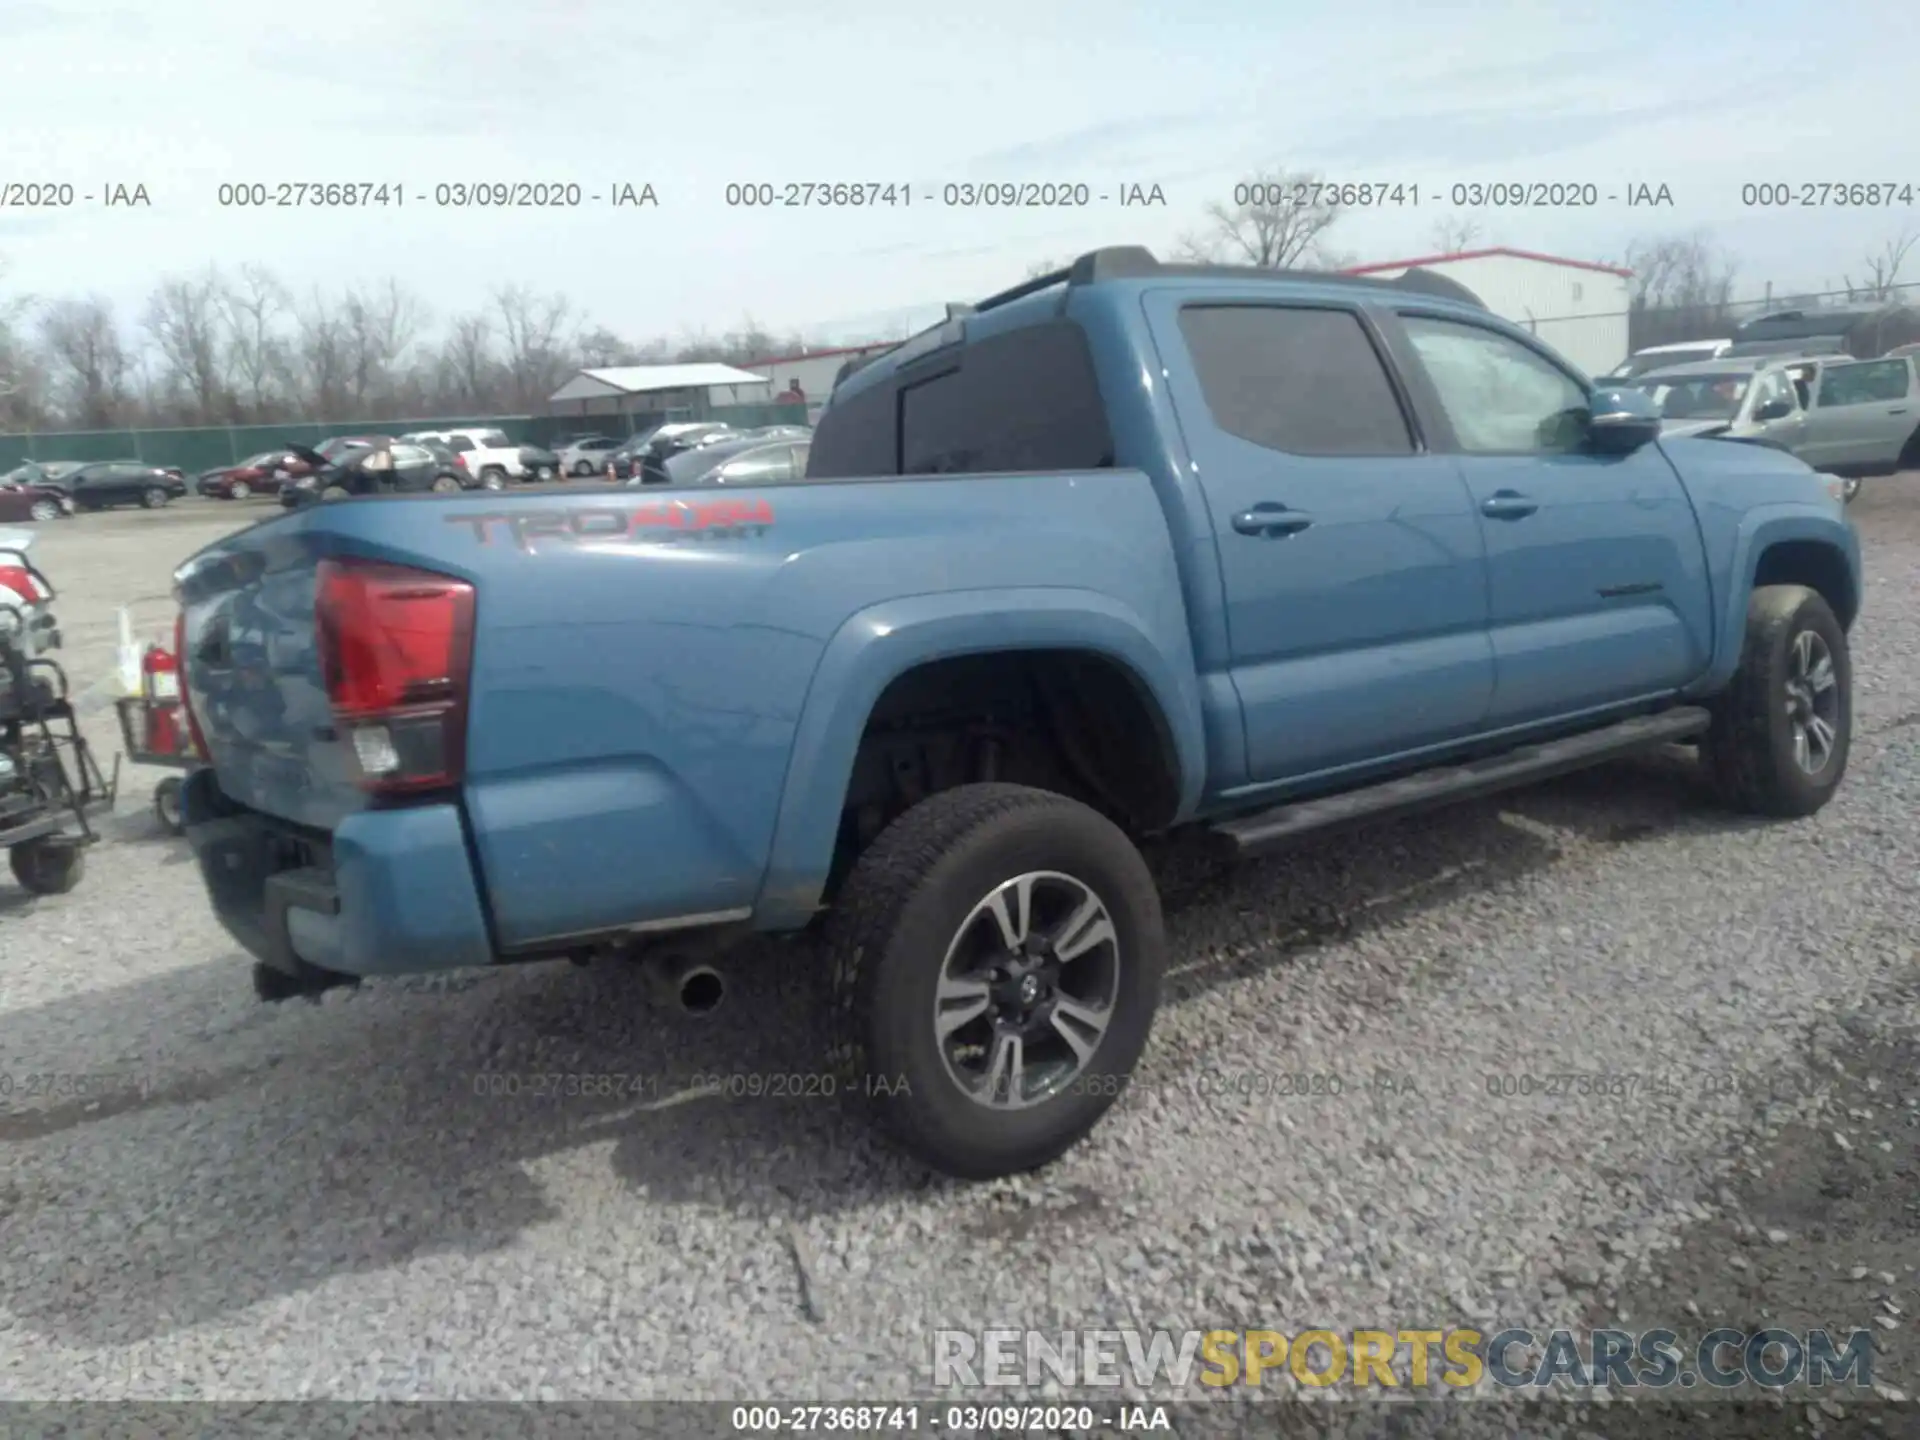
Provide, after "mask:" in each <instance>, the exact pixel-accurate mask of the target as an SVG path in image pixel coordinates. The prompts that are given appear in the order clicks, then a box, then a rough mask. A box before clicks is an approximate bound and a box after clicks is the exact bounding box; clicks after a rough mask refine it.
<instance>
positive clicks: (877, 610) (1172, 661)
mask: <svg viewBox="0 0 1920 1440" xmlns="http://www.w3.org/2000/svg"><path fill="white" fill-rule="evenodd" d="M1178 635H1179V643H1178V649H1177V653H1174V654H1168V653H1167V650H1168V645H1167V640H1166V638H1161V639H1158V640H1156V638H1155V637H1154V635H1153V633H1152V631H1151V630H1150V629H1149V627H1148V625H1147V624H1146V623H1145V622H1143V621H1142V620H1141V618H1140V617H1139V616H1138V615H1137V614H1136V613H1134V612H1133V611H1132V610H1131V609H1130V608H1128V607H1127V606H1125V605H1123V604H1121V603H1120V602H1119V601H1117V600H1114V599H1112V598H1111V597H1109V596H1106V595H1102V594H1099V593H1097V592H1095V591H1091V590H1079V589H1066V588H1032V589H1018V590H991V591H950V592H947V593H944V594H938V595H920V596H914V597H911V598H907V599H900V600H889V601H884V602H882V603H880V604H877V605H873V606H870V607H868V608H866V609H864V610H861V611H859V612H857V613H856V614H854V615H853V616H852V617H851V618H850V619H848V620H847V621H846V622H845V623H844V624H843V625H841V627H840V628H839V630H838V631H836V632H835V634H834V636H833V638H832V639H831V640H830V641H828V643H827V646H826V648H825V650H824V651H823V652H822V654H821V657H820V663H819V665H818V666H817V667H816V668H815V670H814V674H813V680H812V682H811V684H810V685H809V686H808V688H807V698H806V700H805V702H804V704H803V707H802V710H801V714H800V719H799V722H798V724H797V725H796V726H795V728H794V740H793V749H792V753H791V755H790V756H789V757H788V761H787V775H786V782H785V785H784V787H783V788H782V791H781V798H780V810H779V815H778V817H777V819H776V821H775V824H774V833H773V844H772V847H771V850H770V853H769V857H768V863H767V872H766V876H765V878H764V879H763V881H762V883H761V889H760V896H759V900H758V902H757V903H756V905H755V909H754V919H755V923H756V924H757V925H759V926H761V927H763V928H769V929H785V928H790V927H795V926H799V925H803V924H805V923H806V922H807V920H808V919H809V918H810V917H811V916H812V915H813V914H814V912H815V911H816V910H817V909H818V908H819V904H820V896H821V893H822V891H823V890H824V889H825V888H826V882H827V874H828V870H829V869H830V867H831V865H832V861H833V850H834V843H835V840H836V838H837V836H838V834H839V828H840V812H841V806H842V804H843V802H844V800H845V797H846V792H847V786H848V784H849V783H850V781H851V780H852V776H853V762H854V757H855V755H856V754H857V752H858V750H859V746H860V737H861V735H862V733H863V732H864V731H865V729H866V724H867V717H868V715H870V714H871V713H872V711H873V707H874V704H875V703H876V702H877V701H878V700H879V698H880V696H881V694H882V692H884V691H885V690H886V688H887V686H888V685H889V684H891V683H892V682H893V681H894V680H895V679H896V678H898V677H899V676H901V675H903V674H905V673H906V672H907V671H908V670H911V669H913V668H914V667H915V666H917V665H923V664H927V663H929V662H932V661H936V660H947V659H952V658H954V657H956V656H961V655H978V654H987V653H991V652H994V651H1016V650H1065V649H1079V650H1089V651H1094V652H1096V653H1099V654H1101V655H1104V656H1107V657H1108V658H1110V659H1112V660H1115V661H1117V662H1119V663H1120V664H1122V665H1124V666H1126V667H1127V668H1128V669H1129V670H1131V671H1132V672H1133V674H1134V676H1135V677H1136V679H1138V680H1139V682H1140V683H1141V684H1142V685H1143V686H1144V687H1145V689H1146V692H1147V697H1146V698H1148V699H1149V700H1150V701H1151V702H1152V703H1153V704H1155V705H1157V706H1158V707H1159V709H1160V713H1161V715H1162V717H1163V718H1164V720H1165V723H1166V731H1167V735H1168V736H1169V737H1170V740H1171V744H1172V748H1173V760H1174V763H1175V765H1176V767H1177V772H1178V788H1179V795H1180V804H1179V810H1178V818H1181V819H1184V818H1186V817H1188V816H1189V815H1191V814H1192V812H1193V810H1194V809H1195V807H1196V806H1197V805H1198V804H1199V800H1200V790H1201V786H1202V785H1203V784H1204V782H1205V775H1206V760H1205V755H1206V748H1205V745H1206V742H1205V735H1204V732H1203V730H1202V728H1201V720H1200V695H1199V682H1198V677H1197V676H1196V674H1195V671H1194V665H1193V657H1192V653H1191V643H1190V640H1189V638H1188V636H1187V632H1186V630H1185V625H1184V620H1182V622H1181V628H1180V629H1179V631H1178Z"/></svg>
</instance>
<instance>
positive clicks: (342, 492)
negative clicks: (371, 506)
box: [320, 485, 353, 500]
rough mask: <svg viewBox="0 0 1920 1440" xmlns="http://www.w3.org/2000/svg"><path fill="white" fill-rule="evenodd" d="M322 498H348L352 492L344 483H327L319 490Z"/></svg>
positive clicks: (351, 496) (350, 497)
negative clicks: (324, 487)
mask: <svg viewBox="0 0 1920 1440" xmlns="http://www.w3.org/2000/svg"><path fill="white" fill-rule="evenodd" d="M320 498H321V499H322V500H350V499H352V498H353V492H352V491H351V490H349V489H347V487H346V486H344V485H329V486H327V488H326V489H324V490H322V491H321V492H320Z"/></svg>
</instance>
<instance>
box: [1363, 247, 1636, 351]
mask: <svg viewBox="0 0 1920 1440" xmlns="http://www.w3.org/2000/svg"><path fill="white" fill-rule="evenodd" d="M1414 269H1419V270H1430V271H1433V272H1434V273H1436V274H1440V275H1445V276H1446V277H1447V278H1448V279H1450V280H1457V281H1459V282H1460V283H1461V284H1462V285H1465V286H1466V287H1467V288H1468V289H1469V290H1471V291H1473V293H1474V294H1476V295H1478V296H1479V297H1480V299H1481V300H1482V301H1483V302H1485V304H1486V307H1487V308H1488V309H1489V310H1491V311H1492V312H1493V313H1494V314H1496V315H1498V316H1500V317H1502V318H1503V319H1506V320H1511V321H1513V322H1514V323H1515V324H1516V325H1524V326H1526V327H1527V328H1528V329H1529V330H1531V331H1533V333H1534V334H1536V335H1538V336H1539V337H1540V338H1541V339H1542V340H1544V341H1546V342H1547V343H1548V344H1549V345H1551V346H1552V347H1553V348H1554V349H1555V350H1557V351H1559V352H1560V353H1561V354H1562V355H1564V356H1565V357H1566V358H1567V359H1569V360H1571V361H1572V362H1573V363H1574V364H1575V365H1578V366H1579V367H1580V368H1581V369H1582V370H1584V371H1586V372H1587V374H1589V375H1600V374H1604V373H1605V372H1606V371H1608V370H1611V369H1612V368H1613V367H1614V366H1615V365H1617V364H1619V363H1620V362H1621V361H1622V360H1624V359H1626V357H1627V349H1628V346H1627V310H1628V302H1629V291H1628V284H1627V282H1628V281H1629V280H1631V279H1632V278H1633V272H1632V271H1631V270H1623V269H1621V268H1620V267H1619V266H1617V265H1602V264H1599V263H1597V262H1596V261H1592V260H1569V259H1567V258H1566V257H1564V256H1560V255H1541V254H1537V253H1535V252H1534V251H1531V250H1514V249H1510V248H1509V247H1507V246H1504V245H1497V246H1493V247H1490V248H1488V249H1484V250H1461V251H1456V252H1455V253H1453V254H1450V255H1421V256H1416V257H1415V258H1414V259H1411V260H1382V261H1379V262H1378V263H1376V264H1371V265H1354V266H1351V267H1349V268H1348V270H1347V272H1346V273H1347V274H1349V275H1373V276H1378V277H1379V278H1380V279H1382V280H1391V279H1393V278H1395V277H1396V276H1399V275H1404V274H1405V273H1406V272H1407V271H1409V270H1414Z"/></svg>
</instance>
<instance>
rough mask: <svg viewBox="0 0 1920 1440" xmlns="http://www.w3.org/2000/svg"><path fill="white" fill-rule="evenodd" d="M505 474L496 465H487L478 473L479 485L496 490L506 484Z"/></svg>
mask: <svg viewBox="0 0 1920 1440" xmlns="http://www.w3.org/2000/svg"><path fill="white" fill-rule="evenodd" d="M506 479H507V472H506V471H504V470H502V469H501V468H500V467H499V466H498V465H489V466H487V468H486V469H484V470H482V471H481V472H480V483H481V484H482V485H484V486H486V487H487V489H489V490H498V489H499V488H500V487H501V486H502V485H503V484H505V483H506Z"/></svg>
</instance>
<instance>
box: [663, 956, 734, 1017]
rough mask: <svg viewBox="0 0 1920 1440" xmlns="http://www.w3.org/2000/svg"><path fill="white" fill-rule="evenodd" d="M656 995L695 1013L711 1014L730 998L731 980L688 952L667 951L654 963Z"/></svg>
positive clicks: (695, 1014)
mask: <svg viewBox="0 0 1920 1440" xmlns="http://www.w3.org/2000/svg"><path fill="white" fill-rule="evenodd" d="M650 968H651V970H652V979H653V989H654V995H655V998H656V999H657V1001H658V1002H659V1003H660V1004H663V1005H677V1006H679V1007H680V1009H681V1010H682V1011H683V1012H684V1013H686V1014H688V1015H694V1016H706V1015H711V1014H712V1013H713V1012H714V1011H716V1010H718V1009H719V1008H720V1002H721V1001H723V1000H725V999H726V998H727V981H726V977H725V976H723V975H722V974H721V973H720V972H719V971H718V970H716V969H714V968H713V967H712V966H711V965H703V964H700V963H699V962H698V961H694V960H689V959H687V958H686V957H684V956H673V955H663V956H661V957H659V958H658V959H657V960H655V961H653V963H652V965H651V967H650Z"/></svg>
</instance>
